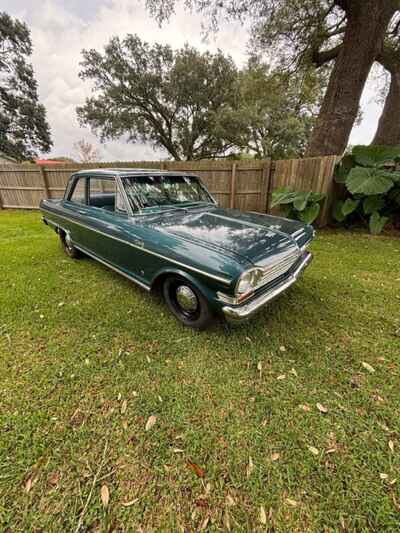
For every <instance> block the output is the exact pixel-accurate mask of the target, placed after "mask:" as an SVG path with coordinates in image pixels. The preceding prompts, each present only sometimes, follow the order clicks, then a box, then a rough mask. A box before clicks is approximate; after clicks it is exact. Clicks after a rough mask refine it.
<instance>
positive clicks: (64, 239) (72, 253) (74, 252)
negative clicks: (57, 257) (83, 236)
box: [60, 231, 81, 259]
mask: <svg viewBox="0 0 400 533" xmlns="http://www.w3.org/2000/svg"><path fill="white" fill-rule="evenodd" d="M60 241H61V245H62V247H63V249H64V252H65V253H66V254H67V255H68V257H71V258H72V259H78V258H79V257H81V252H80V251H79V250H78V249H77V248H75V246H74V245H73V244H72V241H71V236H70V234H69V233H66V232H64V231H62V232H61V233H60Z"/></svg>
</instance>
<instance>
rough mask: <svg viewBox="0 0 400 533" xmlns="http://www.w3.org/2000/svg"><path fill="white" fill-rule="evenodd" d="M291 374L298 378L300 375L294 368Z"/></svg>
mask: <svg viewBox="0 0 400 533" xmlns="http://www.w3.org/2000/svg"><path fill="white" fill-rule="evenodd" d="M290 373H291V374H293V375H294V376H295V377H296V378H298V377H299V376H298V374H297V372H296V370H295V369H294V368H292V370H291V371H290Z"/></svg>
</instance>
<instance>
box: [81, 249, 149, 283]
mask: <svg viewBox="0 0 400 533" xmlns="http://www.w3.org/2000/svg"><path fill="white" fill-rule="evenodd" d="M74 247H75V248H76V249H77V250H80V251H81V252H83V253H84V254H86V255H88V256H90V257H91V258H92V259H94V260H95V261H98V262H99V263H102V264H103V265H104V266H106V267H108V268H111V270H114V271H115V272H117V273H118V274H121V276H124V277H125V278H128V279H129V280H130V281H133V282H134V283H137V285H139V286H140V287H142V289H146V291H150V290H151V287H149V286H148V285H146V284H145V283H142V282H141V281H138V280H137V279H136V278H134V277H133V276H130V275H129V274H127V273H126V272H124V271H123V270H120V269H119V268H117V267H115V266H113V265H111V264H110V263H108V262H107V261H104V259H100V257H98V256H97V255H95V254H93V253H92V252H88V251H87V250H86V248H83V247H82V246H78V245H77V244H76V243H74Z"/></svg>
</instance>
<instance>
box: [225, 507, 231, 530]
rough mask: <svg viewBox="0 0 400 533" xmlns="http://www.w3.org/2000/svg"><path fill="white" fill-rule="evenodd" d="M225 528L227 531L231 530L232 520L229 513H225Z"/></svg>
mask: <svg viewBox="0 0 400 533" xmlns="http://www.w3.org/2000/svg"><path fill="white" fill-rule="evenodd" d="M224 526H225V529H226V530H227V531H230V530H231V519H230V516H229V513H228V512H227V511H225V513H224Z"/></svg>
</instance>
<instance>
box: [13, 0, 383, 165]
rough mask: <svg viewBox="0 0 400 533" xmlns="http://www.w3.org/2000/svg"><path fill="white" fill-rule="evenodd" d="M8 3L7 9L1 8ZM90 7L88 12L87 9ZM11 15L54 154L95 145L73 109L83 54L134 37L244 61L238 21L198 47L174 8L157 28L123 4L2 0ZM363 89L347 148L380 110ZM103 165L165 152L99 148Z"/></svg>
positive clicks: (80, 87)
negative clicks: (21, 23) (23, 29)
mask: <svg viewBox="0 0 400 533" xmlns="http://www.w3.org/2000/svg"><path fill="white" fill-rule="evenodd" d="M7 4H9V5H7ZM89 7H90V9H89ZM4 9H6V10H7V11H8V12H9V13H10V14H11V15H13V16H17V17H19V18H21V19H23V20H25V21H26V22H27V23H28V25H29V27H30V29H31V32H32V40H33V44H34V53H33V57H32V61H33V65H34V69H35V73H36V77H37V80H38V82H39V93H40V99H41V101H42V102H43V104H44V105H45V107H46V109H47V116H48V120H49V122H50V125H51V129H52V135H53V140H54V147H53V150H52V154H53V155H73V152H72V150H73V149H72V146H73V143H74V142H76V141H77V140H78V139H80V138H85V139H86V140H90V141H91V142H94V143H95V144H98V141H97V140H96V138H95V137H94V136H93V135H92V134H91V133H90V131H89V130H88V129H84V128H81V127H80V126H79V124H78V122H77V119H76V113H75V108H76V106H77V105H81V104H82V103H83V102H84V100H85V97H86V96H88V95H89V94H90V86H89V83H88V82H84V81H82V80H80V79H79V76H78V73H79V62H80V60H81V50H82V49H83V48H96V49H101V48H102V47H103V46H104V44H105V43H106V42H107V41H108V40H109V39H110V37H111V36H113V35H120V36H124V35H125V34H127V33H137V34H139V36H140V37H141V38H142V39H144V40H146V41H149V42H156V41H158V42H162V43H168V44H170V45H171V46H172V47H174V48H179V47H181V46H183V44H184V43H185V42H189V43H190V44H191V45H193V46H196V47H198V48H200V49H201V50H205V49H209V50H212V51H215V50H216V49H217V48H221V49H222V50H223V51H224V52H225V53H229V54H231V55H232V56H233V58H234V59H235V61H236V62H237V63H239V64H240V63H242V62H243V61H244V60H245V57H246V44H247V32H246V28H244V27H243V26H242V24H240V23H236V24H235V23H230V24H222V25H221V29H220V31H219V32H218V33H217V34H216V35H215V36H213V35H212V36H211V37H209V40H208V42H206V43H205V42H203V39H202V34H201V18H200V17H199V15H198V14H188V13H187V12H186V11H184V10H183V9H178V10H177V13H176V15H175V16H174V17H172V18H171V20H170V22H169V23H168V24H165V25H164V26H163V27H162V28H159V27H158V24H157V23H156V21H155V20H153V19H152V18H151V17H150V16H149V14H148V13H147V11H146V10H145V7H144V2H143V1H142V2H132V1H128V0H108V1H106V0H91V1H90V2H82V3H81V2H79V0H76V1H75V0H74V1H71V2H68V3H67V2H65V3H64V4H63V3H62V2H61V0H44V1H43V2H41V3H40V8H39V7H38V3H37V2H32V1H29V0H12V1H11V0H9V1H8V2H7V1H6V6H5V7H4ZM371 87H372V85H371V84H369V85H368V87H367V88H366V92H365V94H367V96H365V95H364V97H363V102H364V104H365V105H364V107H365V109H364V120H363V122H362V124H361V125H360V126H358V127H356V128H355V129H354V131H353V133H352V137H351V142H352V143H353V144H354V143H356V142H357V143H361V142H368V141H369V139H370V137H372V135H373V133H374V130H375V127H376V122H377V116H378V115H379V109H380V108H379V106H377V105H376V104H373V103H371V102H370V99H371V91H373V88H371ZM100 152H101V153H102V158H103V160H108V161H112V160H135V159H159V158H160V157H165V156H166V155H167V154H166V153H165V152H161V151H154V150H153V149H152V148H151V147H149V146H144V145H142V144H127V143H126V142H124V140H123V139H121V140H119V141H113V142H108V143H107V144H106V145H105V146H101V147H100Z"/></svg>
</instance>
